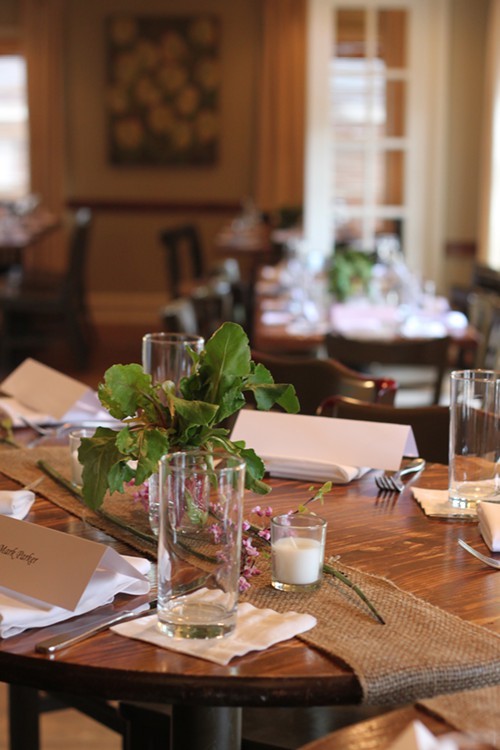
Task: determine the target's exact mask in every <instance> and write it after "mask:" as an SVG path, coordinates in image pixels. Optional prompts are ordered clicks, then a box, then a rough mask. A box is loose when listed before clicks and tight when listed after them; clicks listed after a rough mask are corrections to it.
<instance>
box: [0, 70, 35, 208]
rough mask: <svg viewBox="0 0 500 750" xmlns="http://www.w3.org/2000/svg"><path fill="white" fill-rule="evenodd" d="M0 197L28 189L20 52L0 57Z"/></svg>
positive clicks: (16, 194) (24, 93) (22, 192)
mask: <svg viewBox="0 0 500 750" xmlns="http://www.w3.org/2000/svg"><path fill="white" fill-rule="evenodd" d="M0 164H1V165H2V168H1V169H0V198H3V199H4V200H5V199H8V200H9V199H12V198H19V197H20V196H22V195H25V194H26V193H28V192H29V170H28V107H27V102H26V66H25V62H24V59H23V58H22V57H21V56H19V55H2V56H0Z"/></svg>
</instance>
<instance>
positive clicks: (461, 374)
mask: <svg viewBox="0 0 500 750" xmlns="http://www.w3.org/2000/svg"><path fill="white" fill-rule="evenodd" d="M448 486H449V500H450V503H451V504H452V505H453V506H454V507H459V508H467V507H474V506H475V505H476V504H477V503H478V502H481V501H484V500H487V501H488V502H500V372H498V371H494V370H455V371H454V372H452V373H451V397H450V455H449V485H448Z"/></svg>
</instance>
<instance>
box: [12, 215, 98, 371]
mask: <svg viewBox="0 0 500 750" xmlns="http://www.w3.org/2000/svg"><path fill="white" fill-rule="evenodd" d="M91 224H92V213H91V211H90V209H88V208H80V209H78V211H76V213H75V216H74V226H73V228H72V232H71V236H70V241H69V246H68V256H67V261H66V267H65V269H64V270H63V271H62V272H50V271H45V270H38V269H33V270H30V271H27V272H26V273H24V274H23V275H22V276H21V278H20V279H19V281H18V283H16V284H14V285H12V284H8V283H7V284H6V285H5V286H3V287H2V288H1V289H0V314H1V316H2V335H1V343H0V352H1V364H2V367H3V368H4V369H5V370H7V371H8V370H10V369H11V368H12V366H13V364H14V361H13V360H14V355H15V354H16V353H17V352H19V351H20V350H23V351H25V352H26V351H28V352H31V351H34V350H36V349H38V348H40V347H43V346H46V345H47V344H49V343H51V342H52V341H54V340H56V339H59V338H61V337H63V338H65V339H66V341H67V344H68V347H69V348H70V350H71V351H72V353H73V356H74V359H75V363H76V365H77V366H78V368H79V369H84V367H85V365H86V362H87V358H88V354H89V349H90V339H91V323H90V315H89V311H88V308H87V301H86V292H85V270H86V261H87V256H88V249H89V240H90V230H91Z"/></svg>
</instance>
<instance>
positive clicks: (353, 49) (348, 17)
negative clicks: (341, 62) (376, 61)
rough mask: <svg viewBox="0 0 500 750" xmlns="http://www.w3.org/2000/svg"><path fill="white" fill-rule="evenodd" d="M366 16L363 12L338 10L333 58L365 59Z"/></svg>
mask: <svg viewBox="0 0 500 750" xmlns="http://www.w3.org/2000/svg"><path fill="white" fill-rule="evenodd" d="M365 25H366V14H365V12H364V11H363V10H339V11H338V13H337V38H336V40H335V52H334V55H335V57H366V31H365Z"/></svg>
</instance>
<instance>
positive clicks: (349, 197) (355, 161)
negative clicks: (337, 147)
mask: <svg viewBox="0 0 500 750" xmlns="http://www.w3.org/2000/svg"><path fill="white" fill-rule="evenodd" d="M365 162H366V156H365V152H364V151H363V150H361V149H353V150H352V151H351V150H349V151H337V152H336V153H335V198H336V199H338V200H339V201H341V202H342V203H344V204H347V205H349V206H360V205H362V204H363V202H364V186H365V174H366V164H365Z"/></svg>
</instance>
